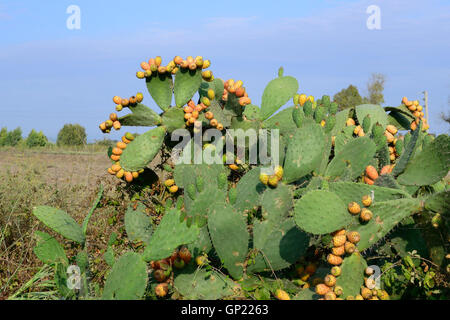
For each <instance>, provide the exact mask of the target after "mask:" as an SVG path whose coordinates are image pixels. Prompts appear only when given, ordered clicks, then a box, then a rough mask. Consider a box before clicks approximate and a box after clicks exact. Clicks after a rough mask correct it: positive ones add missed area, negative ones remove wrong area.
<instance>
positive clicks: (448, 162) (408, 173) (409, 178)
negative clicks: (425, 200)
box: [398, 134, 450, 186]
mask: <svg viewBox="0 0 450 320" xmlns="http://www.w3.org/2000/svg"><path fill="white" fill-rule="evenodd" d="M449 169H450V137H449V136H448V135H444V134H442V135H440V136H438V137H437V138H436V139H434V140H433V142H431V143H430V144H429V145H427V146H426V147H425V148H424V149H423V150H422V151H421V152H420V153H419V154H417V156H416V157H414V158H413V159H412V160H411V161H410V162H409V163H408V164H407V166H406V169H405V171H404V172H403V173H402V174H401V175H399V176H398V182H399V183H401V184H404V185H415V186H425V185H432V184H434V183H436V182H438V181H439V180H441V179H442V178H443V177H445V176H446V175H447V173H448V172H449Z"/></svg>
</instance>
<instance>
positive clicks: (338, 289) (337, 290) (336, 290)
mask: <svg viewBox="0 0 450 320" xmlns="http://www.w3.org/2000/svg"><path fill="white" fill-rule="evenodd" d="M334 293H335V294H336V295H337V296H341V295H342V294H343V293H344V289H343V288H342V287H341V286H336V287H334Z"/></svg>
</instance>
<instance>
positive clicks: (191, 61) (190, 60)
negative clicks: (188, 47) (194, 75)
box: [186, 56, 194, 64]
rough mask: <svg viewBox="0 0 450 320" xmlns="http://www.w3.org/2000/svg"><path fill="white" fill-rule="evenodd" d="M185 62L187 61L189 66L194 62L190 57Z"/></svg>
mask: <svg viewBox="0 0 450 320" xmlns="http://www.w3.org/2000/svg"><path fill="white" fill-rule="evenodd" d="M186 61H187V62H188V63H189V64H191V63H193V62H194V58H193V57H192V56H189V57H187V58H186Z"/></svg>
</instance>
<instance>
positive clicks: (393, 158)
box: [389, 153, 395, 161]
mask: <svg viewBox="0 0 450 320" xmlns="http://www.w3.org/2000/svg"><path fill="white" fill-rule="evenodd" d="M389 159H391V161H394V160H395V153H392V154H391V155H390V156H389Z"/></svg>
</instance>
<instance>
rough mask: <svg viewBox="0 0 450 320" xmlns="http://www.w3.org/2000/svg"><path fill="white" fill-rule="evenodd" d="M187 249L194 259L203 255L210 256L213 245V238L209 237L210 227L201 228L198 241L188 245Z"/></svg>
mask: <svg viewBox="0 0 450 320" xmlns="http://www.w3.org/2000/svg"><path fill="white" fill-rule="evenodd" d="M187 248H188V249H189V251H190V252H191V254H192V256H193V257H196V256H198V255H201V254H203V253H206V254H209V252H210V251H211V249H212V248H213V245H212V243H211V237H210V236H209V231H208V226H207V225H205V226H204V227H202V228H200V230H199V234H198V237H197V239H196V240H195V241H194V242H191V243H190V244H188V245H187Z"/></svg>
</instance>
